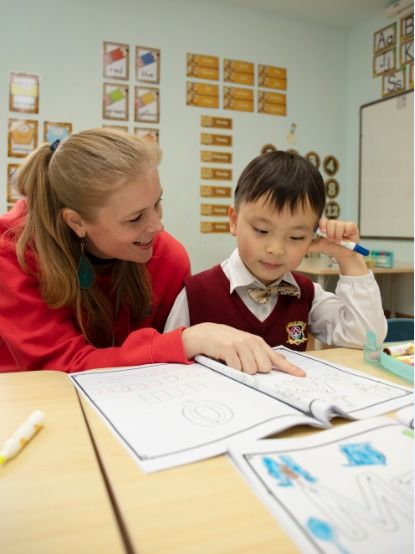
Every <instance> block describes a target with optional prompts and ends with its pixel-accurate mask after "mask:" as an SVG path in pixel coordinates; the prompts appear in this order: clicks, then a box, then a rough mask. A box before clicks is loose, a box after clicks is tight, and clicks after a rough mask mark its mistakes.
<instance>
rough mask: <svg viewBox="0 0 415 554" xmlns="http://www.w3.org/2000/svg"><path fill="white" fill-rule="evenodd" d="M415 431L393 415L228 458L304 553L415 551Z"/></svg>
mask: <svg viewBox="0 0 415 554" xmlns="http://www.w3.org/2000/svg"><path fill="white" fill-rule="evenodd" d="M413 448H414V441H413V429H409V428H408V427H405V426H403V425H402V424H401V423H399V422H398V421H397V420H396V419H395V420H394V419H393V418H391V417H376V418H371V419H368V420H365V421H354V422H352V423H347V425H341V426H337V427H335V428H333V429H329V430H327V431H324V432H322V433H314V434H313V435H308V436H306V437H301V438H288V439H278V440H273V439H271V440H259V441H255V442H254V443H251V444H249V445H239V446H231V447H230V450H229V456H230V458H231V460H232V461H233V462H234V463H235V465H236V466H237V468H238V469H239V471H240V472H241V473H242V475H243V476H244V477H245V478H246V479H247V480H248V482H249V483H250V485H251V486H252V488H253V490H254V491H255V492H256V493H257V495H258V496H259V498H260V499H261V500H262V501H263V502H264V504H265V505H266V506H267V507H268V508H269V510H270V511H271V513H272V514H273V515H274V517H275V518H276V519H277V521H278V523H279V524H280V525H281V526H282V527H284V528H285V530H286V531H287V533H288V534H289V535H290V536H291V538H292V540H293V541H294V542H295V543H296V545H297V547H298V549H299V551H300V552H306V553H307V554H334V553H341V554H368V553H371V552H376V554H390V553H391V552H396V553H399V554H410V553H413V552H414V541H413V538H414V535H413V523H414V510H413V508H414V498H413Z"/></svg>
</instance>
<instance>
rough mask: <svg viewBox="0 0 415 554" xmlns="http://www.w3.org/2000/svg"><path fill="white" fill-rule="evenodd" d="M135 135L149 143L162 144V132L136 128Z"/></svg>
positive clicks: (147, 128)
mask: <svg viewBox="0 0 415 554" xmlns="http://www.w3.org/2000/svg"><path fill="white" fill-rule="evenodd" d="M134 134H135V135H138V136H139V137H140V138H142V139H143V140H146V141H148V142H157V143H159V142H160V130H159V129H150V128H149V127H135V128H134Z"/></svg>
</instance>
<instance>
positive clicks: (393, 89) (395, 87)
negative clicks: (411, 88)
mask: <svg viewBox="0 0 415 554" xmlns="http://www.w3.org/2000/svg"><path fill="white" fill-rule="evenodd" d="M406 67H407V66H403V67H401V68H400V69H396V70H395V71H388V72H387V73H384V74H383V75H382V96H383V97H387V96H393V95H394V94H399V93H400V92H404V90H405V89H406V86H405V82H406V79H405V74H406Z"/></svg>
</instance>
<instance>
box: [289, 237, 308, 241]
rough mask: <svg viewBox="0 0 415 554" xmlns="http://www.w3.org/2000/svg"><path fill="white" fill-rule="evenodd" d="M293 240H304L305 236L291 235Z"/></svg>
mask: <svg viewBox="0 0 415 554" xmlns="http://www.w3.org/2000/svg"><path fill="white" fill-rule="evenodd" d="M290 239H291V240H304V239H305V237H290Z"/></svg>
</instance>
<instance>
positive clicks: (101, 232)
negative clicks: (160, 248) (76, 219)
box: [83, 167, 163, 263]
mask: <svg viewBox="0 0 415 554" xmlns="http://www.w3.org/2000/svg"><path fill="white" fill-rule="evenodd" d="M161 194H162V190H161V186H160V180H159V176H158V171H157V169H156V168H155V167H149V168H148V169H147V170H146V171H145V172H144V173H143V174H142V175H140V176H139V177H138V178H137V179H135V180H133V181H131V182H129V183H128V184H126V185H122V186H120V187H119V188H118V189H117V190H115V191H114V192H113V193H112V194H111V195H110V196H109V197H108V201H107V203H106V204H105V206H104V207H102V208H99V209H98V211H97V216H96V217H95V219H94V222H93V223H87V222H85V221H84V222H83V229H84V231H85V232H86V249H87V250H88V251H89V252H90V253H91V254H93V255H94V256H98V257H99V258H104V259H105V258H117V259H119V260H124V261H129V262H136V263H146V262H148V261H149V260H150V258H151V256H152V254H153V244H154V238H155V237H156V235H157V234H158V233H160V231H162V230H163V224H162V222H161V217H162V209H161Z"/></svg>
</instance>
